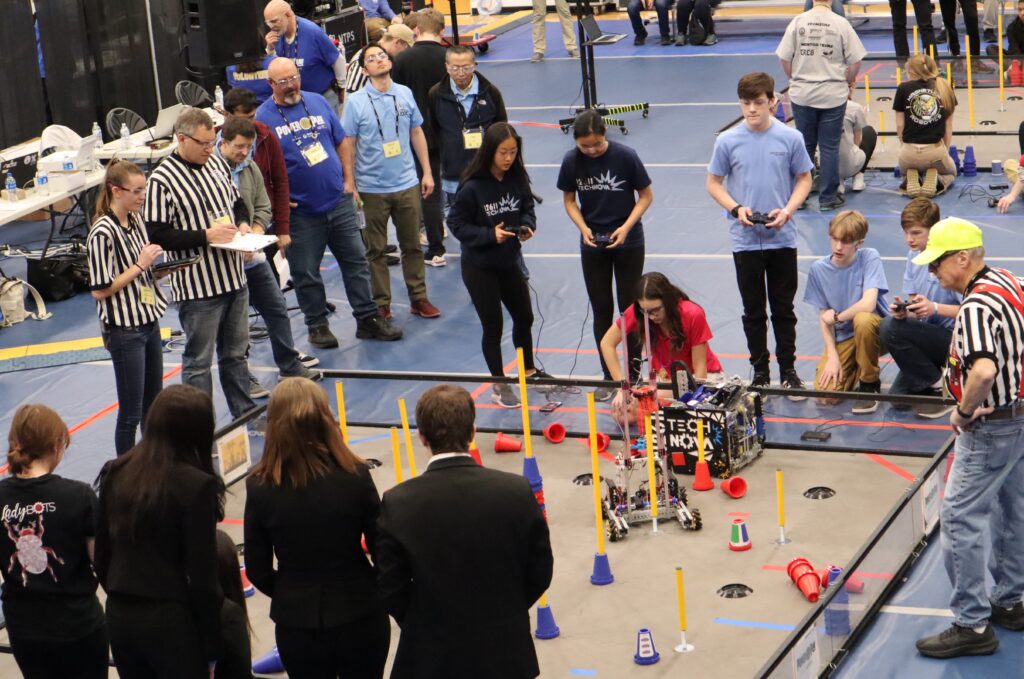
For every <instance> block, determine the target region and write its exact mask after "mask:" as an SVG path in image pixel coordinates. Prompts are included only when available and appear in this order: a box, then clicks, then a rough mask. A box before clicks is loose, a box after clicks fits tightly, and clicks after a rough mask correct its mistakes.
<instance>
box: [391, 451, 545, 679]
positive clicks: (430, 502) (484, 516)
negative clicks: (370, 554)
mask: <svg viewBox="0 0 1024 679" xmlns="http://www.w3.org/2000/svg"><path fill="white" fill-rule="evenodd" d="M377 526H378V531H377V549H376V554H377V558H376V562H377V565H378V568H379V569H380V577H379V580H378V582H379V584H380V590H381V595H382V596H383V597H384V601H385V605H386V606H387V608H388V612H389V613H391V615H392V616H394V618H395V620H396V621H398V624H399V625H400V626H401V628H402V636H401V639H400V640H399V642H398V651H397V653H396V656H395V662H394V666H393V670H392V672H391V677H392V679H435V678H436V679H442V678H443V679H481V678H482V677H487V679H506V678H507V679H531V678H532V677H536V676H537V675H538V674H539V673H540V670H539V667H538V664H537V654H536V652H535V650H534V648H533V637H532V636H531V633H530V616H529V611H530V606H532V605H533V602H534V601H536V600H537V599H538V598H539V597H540V595H541V594H543V593H544V591H545V590H546V589H547V588H548V585H550V584H551V570H552V565H553V558H552V555H551V542H550V540H549V536H548V526H547V523H546V522H545V520H544V516H543V514H542V513H541V510H540V506H539V505H538V504H537V500H536V499H535V498H534V496H533V492H532V491H531V490H530V485H529V483H528V482H527V481H526V479H524V478H523V477H521V476H517V475H514V474H507V473H505V472H500V471H497V470H494V469H486V468H484V467H481V466H479V465H477V464H476V462H474V461H473V459H472V458H470V457H457V458H449V459H445V460H438V461H437V462H434V463H432V464H431V465H430V466H429V467H428V468H427V470H426V471H425V472H424V473H423V474H422V475H421V476H419V477H418V478H415V479H410V480H409V481H406V482H405V483H402V484H400V485H398V486H396V487H395V488H392V489H391V490H389V491H388V492H387V493H385V494H384V499H383V501H382V503H381V514H380V518H379V519H378V522H377Z"/></svg>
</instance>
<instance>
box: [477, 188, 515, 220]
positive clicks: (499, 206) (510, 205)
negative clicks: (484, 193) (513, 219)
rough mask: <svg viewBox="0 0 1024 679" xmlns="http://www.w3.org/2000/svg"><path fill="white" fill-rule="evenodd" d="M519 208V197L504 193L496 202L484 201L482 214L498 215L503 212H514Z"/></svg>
mask: <svg viewBox="0 0 1024 679" xmlns="http://www.w3.org/2000/svg"><path fill="white" fill-rule="evenodd" d="M518 209H519V199H518V198H516V197H515V196H513V195H512V194H511V193H506V194H505V195H504V196H502V197H501V200H499V201H498V202H497V203H484V214H485V215H487V216H488V217H493V216H495V215H500V214H503V213H505V212H515V211H516V210H518Z"/></svg>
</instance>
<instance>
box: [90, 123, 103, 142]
mask: <svg viewBox="0 0 1024 679" xmlns="http://www.w3.org/2000/svg"><path fill="white" fill-rule="evenodd" d="M92 136H93V138H94V139H96V143H97V144H102V143H103V132H102V131H101V130H100V124H99V123H93V124H92Z"/></svg>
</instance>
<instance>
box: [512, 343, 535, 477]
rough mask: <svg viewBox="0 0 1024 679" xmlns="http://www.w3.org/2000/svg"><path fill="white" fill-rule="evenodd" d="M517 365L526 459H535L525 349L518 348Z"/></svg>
mask: <svg viewBox="0 0 1024 679" xmlns="http://www.w3.org/2000/svg"><path fill="white" fill-rule="evenodd" d="M516 364H517V367H518V370H519V402H520V407H521V409H522V413H523V440H524V441H525V442H526V457H528V458H529V457H533V439H532V438H531V437H530V404H529V403H528V402H527V400H526V363H525V362H524V361H523V348H522V347H517V348H516Z"/></svg>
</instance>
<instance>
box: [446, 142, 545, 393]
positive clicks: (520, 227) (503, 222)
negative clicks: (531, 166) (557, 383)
mask: <svg viewBox="0 0 1024 679" xmlns="http://www.w3.org/2000/svg"><path fill="white" fill-rule="evenodd" d="M522 151H523V140H522V139H521V138H520V137H519V135H518V134H517V133H516V131H515V129H513V128H512V126H511V125H509V124H508V123H495V124H493V125H491V126H490V127H489V128H487V131H486V132H485V133H484V137H483V141H482V142H481V144H480V150H479V151H477V153H476V155H475V156H474V157H473V160H472V161H471V162H470V164H469V167H467V168H466V170H465V172H463V174H462V181H461V183H460V184H459V190H458V192H457V193H456V194H455V202H454V203H453V204H452V206H451V209H450V210H449V211H448V228H449V229H451V231H452V233H453V234H455V237H456V238H458V239H459V242H460V243H461V244H462V282H463V283H465V284H466V290H468V291H469V297H470V299H471V300H472V301H473V308H475V309H476V314H477V316H479V317H480V324H481V325H482V326H483V338H482V340H481V347H482V349H483V354H484V360H485V361H486V362H487V368H488V369H489V370H490V371H491V374H492V375H495V376H503V375H504V374H505V372H504V362H503V360H502V357H501V333H502V325H503V321H504V318H503V317H502V313H501V307H502V305H504V306H505V308H506V309H508V313H509V315H510V316H512V343H513V344H514V345H515V346H516V347H520V348H522V350H523V363H525V368H526V375H527V377H550V375H548V374H546V373H544V372H542V371H540V370H537V369H536V368H535V367H534V365H533V308H532V306H531V304H530V288H529V285H528V283H527V276H528V273H527V271H526V263H525V262H524V261H523V255H522V249H521V245H520V244H521V243H524V242H526V241H528V240H530V238H532V237H533V234H534V232H535V231H536V230H537V217H536V215H535V214H534V209H533V202H534V201H533V192H532V191H531V190H530V176H529V175H528V174H527V173H526V166H525V165H524V164H523V154H522ZM491 400H492V401H493V402H494V403H496V404H498V405H499V406H501V407H503V408H517V407H519V404H520V401H519V397H518V396H516V394H515V391H514V390H513V389H512V386H511V385H509V384H495V385H494V392H493V394H492V395H491Z"/></svg>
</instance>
